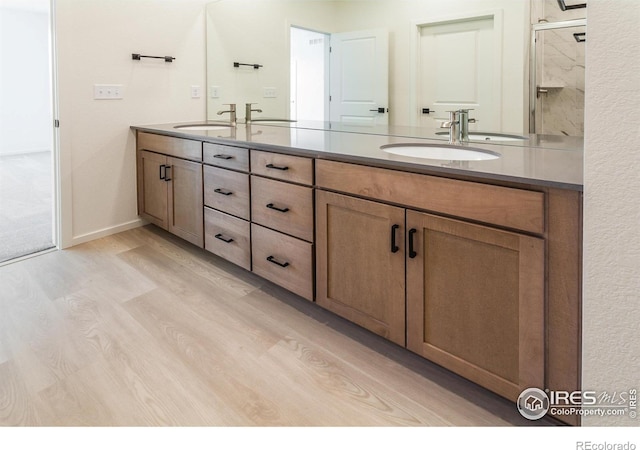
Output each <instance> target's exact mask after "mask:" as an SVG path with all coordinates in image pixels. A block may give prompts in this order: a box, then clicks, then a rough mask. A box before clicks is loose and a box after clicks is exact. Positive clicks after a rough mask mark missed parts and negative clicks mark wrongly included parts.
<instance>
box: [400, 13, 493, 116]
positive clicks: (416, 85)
mask: <svg viewBox="0 0 640 450" xmlns="http://www.w3.org/2000/svg"><path fill="white" fill-rule="evenodd" d="M489 18H491V19H493V29H494V39H493V50H494V55H495V56H496V59H497V60H496V61H494V64H496V65H497V66H498V67H500V70H499V71H498V73H497V74H496V75H497V76H495V77H494V79H493V83H494V92H495V94H496V95H495V97H496V99H497V100H498V101H499V109H500V124H501V125H500V126H501V127H502V122H503V120H502V114H503V108H502V59H503V58H502V39H503V35H504V29H503V28H504V27H503V13H502V10H501V9H491V10H484V11H476V12H472V13H465V12H461V13H456V14H447V15H444V16H437V17H430V18H428V19H424V20H418V21H412V22H411V30H410V36H413V38H411V39H410V40H409V67H410V70H409V86H410V95H409V108H410V114H409V117H410V118H411V119H410V125H411V126H414V127H415V126H420V115H421V106H419V105H418V99H420V98H421V92H420V91H421V89H420V30H421V28H423V27H428V26H435V25H444V24H446V23H450V22H463V21H468V20H478V19H489Z"/></svg>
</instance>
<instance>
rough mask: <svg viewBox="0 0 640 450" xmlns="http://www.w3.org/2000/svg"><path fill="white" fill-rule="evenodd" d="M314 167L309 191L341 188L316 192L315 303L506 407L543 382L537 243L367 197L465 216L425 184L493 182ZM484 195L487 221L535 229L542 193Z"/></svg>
mask: <svg viewBox="0 0 640 450" xmlns="http://www.w3.org/2000/svg"><path fill="white" fill-rule="evenodd" d="M316 168H317V171H316V178H317V183H318V187H319V188H322V189H324V188H326V189H332V190H333V189H336V188H338V189H339V190H343V191H346V192H345V194H346V195H345V194H342V193H335V192H326V191H324V190H318V191H317V194H316V208H317V209H316V224H317V228H316V244H317V260H316V271H317V274H316V279H317V288H316V301H317V303H318V304H319V305H321V306H323V307H325V308H327V309H329V310H331V311H333V312H335V313H336V314H339V315H341V316H343V317H345V318H346V319H348V320H350V321H353V322H355V323H357V324H359V325H361V326H363V327H364V328H367V329H368V330H370V331H373V332H374V333H377V334H379V335H381V336H384V337H386V338H388V339H390V340H392V341H393V342H395V343H397V344H399V345H403V346H404V345H406V346H407V348H408V349H409V350H411V351H413V352H415V353H418V354H420V355H421V356H424V357H425V358H428V359H430V360H432V361H433V362H435V363H437V364H439V365H441V366H443V367H446V368H448V369H450V370H452V371H454V372H456V373H458V374H460V375H462V376H464V377H465V378H468V379H470V380H472V381H474V382H476V383H478V384H480V385H482V386H484V387H486V388H488V389H490V390H492V391H494V392H496V393H498V394H500V395H502V396H504V397H506V398H509V399H511V400H516V399H517V397H518V395H519V394H520V392H521V391H522V390H523V389H524V388H526V387H531V386H539V387H541V386H544V381H545V371H544V370H545V365H544V349H545V328H544V319H545V317H544V311H545V269H544V267H545V262H544V258H545V242H544V239H542V238H540V237H534V236H531V235H529V234H528V233H520V232H516V231H510V230H504V229H501V228H497V227H493V226H488V225H481V224H478V223H475V222H473V221H465V220H461V219H457V218H450V217H445V216H441V215H437V214H430V213H425V212H419V211H416V210H413V209H411V208H404V207H399V206H395V205H389V204H385V203H382V202H378V201H375V200H378V199H380V198H382V199H385V197H389V196H393V198H403V196H404V198H405V199H406V200H405V201H406V203H410V204H409V205H406V206H418V205H420V204H422V203H425V202H428V203H429V205H431V206H432V207H433V208H434V209H435V211H434V212H436V213H437V212H440V211H438V205H439V204H442V205H443V206H444V207H445V208H447V211H446V212H447V213H451V212H456V213H457V214H458V215H460V216H462V217H463V218H464V217H465V215H466V214H470V215H472V216H478V215H480V214H487V213H486V212H485V211H481V210H477V209H474V208H473V199H472V197H471V196H468V195H467V196H466V197H464V196H463V197H461V200H460V201H458V202H457V203H455V204H452V203H449V202H442V201H441V199H439V197H440V196H448V195H449V194H450V192H449V191H448V190H445V191H442V192H441V191H440V190H439V189H434V187H436V188H437V187H439V186H440V185H441V184H440V183H441V182H445V183H447V185H448V186H449V187H450V188H452V189H458V190H460V191H463V190H465V188H466V189H468V190H469V191H471V192H474V191H475V192H487V188H488V189H489V190H492V189H493V188H494V186H484V185H480V184H478V183H473V182H466V181H457V180H441V179H437V178H434V177H430V176H422V175H415V174H406V173H403V172H396V171H391V170H385V169H375V168H368V167H364V166H354V165H352V164H344V163H335V162H329V161H326V162H325V161H317V163H316ZM347 173H350V174H351V176H347ZM354 174H357V175H358V176H354ZM406 175H415V177H410V178H407V177H406ZM450 181H454V183H453V184H449V182H450ZM407 185H409V187H411V188H414V189H413V190H411V191H409V192H404V190H403V187H402V186H405V188H406V186H407ZM415 188H418V189H415ZM495 188H498V189H496V190H492V191H491V192H492V193H493V194H494V197H493V199H492V200H491V201H492V202H493V203H494V207H493V208H492V209H493V211H492V212H490V215H488V216H487V217H492V218H494V219H495V220H496V221H498V222H511V223H519V224H522V226H523V227H528V228H532V227H538V226H539V227H540V229H542V228H541V227H542V226H543V225H540V224H544V220H543V217H540V216H541V215H543V214H544V212H543V208H544V201H543V195H542V193H539V192H528V191H520V190H517V189H511V188H500V187H498V186H495ZM390 190H393V192H392V193H390ZM416 192H418V193H421V194H418V195H416ZM501 194H504V195H501ZM354 195H358V196H361V197H370V198H372V199H373V201H372V200H370V199H363V198H357V197H355V196H354ZM518 196H521V198H522V199H523V200H524V204H523V205H524V208H523V213H522V214H521V215H518V214H517V202H514V201H513V200H512V199H513V198H517V197H518ZM479 201H480V202H486V201H487V200H486V199H480V200H479ZM455 208H457V211H456V210H455ZM505 208H507V209H509V211H508V212H507V213H505V211H504V209H505ZM405 275H406V278H405ZM405 305H406V311H405ZM405 314H406V322H405ZM405 324H406V328H405ZM405 335H406V342H405Z"/></svg>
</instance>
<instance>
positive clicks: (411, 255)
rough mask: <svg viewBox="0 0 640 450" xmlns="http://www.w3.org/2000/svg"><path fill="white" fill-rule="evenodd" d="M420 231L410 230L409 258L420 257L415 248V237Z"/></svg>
mask: <svg viewBox="0 0 640 450" xmlns="http://www.w3.org/2000/svg"><path fill="white" fill-rule="evenodd" d="M417 232H418V230H416V229H415V228H412V229H410V230H409V258H415V257H416V256H418V253H417V252H416V251H415V250H414V248H413V235H414V234H416V233H417Z"/></svg>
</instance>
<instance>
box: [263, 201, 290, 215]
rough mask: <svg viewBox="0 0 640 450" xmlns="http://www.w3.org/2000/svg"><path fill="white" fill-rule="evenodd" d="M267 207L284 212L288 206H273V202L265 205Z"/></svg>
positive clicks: (287, 209)
mask: <svg viewBox="0 0 640 450" xmlns="http://www.w3.org/2000/svg"><path fill="white" fill-rule="evenodd" d="M267 208H269V209H275V210H276V211H278V212H281V213H286V212H287V211H289V208H278V207H277V206H275V205H274V204H273V203H269V204H268V205H267Z"/></svg>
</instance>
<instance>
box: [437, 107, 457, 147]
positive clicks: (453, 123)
mask: <svg viewBox="0 0 640 450" xmlns="http://www.w3.org/2000/svg"><path fill="white" fill-rule="evenodd" d="M447 112H448V113H449V120H448V121H446V122H442V124H440V128H448V129H449V144H459V143H460V111H447Z"/></svg>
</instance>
